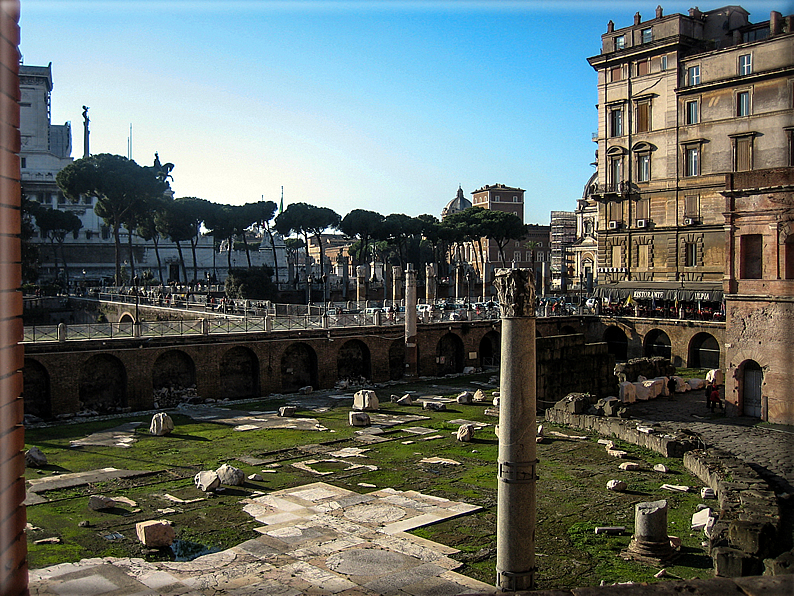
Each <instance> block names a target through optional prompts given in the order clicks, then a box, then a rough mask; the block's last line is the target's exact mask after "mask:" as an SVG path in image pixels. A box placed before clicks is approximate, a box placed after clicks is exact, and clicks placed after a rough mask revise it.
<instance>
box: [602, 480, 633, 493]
mask: <svg viewBox="0 0 794 596" xmlns="http://www.w3.org/2000/svg"><path fill="white" fill-rule="evenodd" d="M627 488H628V485H627V484H626V483H625V482H623V481H622V480H610V481H609V482H607V490H611V491H615V492H622V491H624V490H626V489H627Z"/></svg>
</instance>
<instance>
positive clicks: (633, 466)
mask: <svg viewBox="0 0 794 596" xmlns="http://www.w3.org/2000/svg"><path fill="white" fill-rule="evenodd" d="M618 467H619V468H620V469H621V470H627V471H629V470H630V471H633V470H639V469H640V464H638V463H637V462H633V461H627V462H623V463H622V464H620V465H619V466H618Z"/></svg>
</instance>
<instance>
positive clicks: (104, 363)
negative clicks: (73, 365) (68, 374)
mask: <svg viewBox="0 0 794 596" xmlns="http://www.w3.org/2000/svg"><path fill="white" fill-rule="evenodd" d="M78 397H79V399H80V409H81V410H95V411H97V412H99V413H100V414H103V413H107V412H116V411H118V408H125V407H127V369H126V368H125V367H124V364H123V363H122V362H121V360H119V359H118V358H116V357H115V356H111V355H110V354H96V355H94V356H91V357H90V358H89V359H88V360H86V361H85V362H84V363H83V365H82V366H81V367H80V383H79V389H78Z"/></svg>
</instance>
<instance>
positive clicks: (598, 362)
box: [536, 334, 618, 409]
mask: <svg viewBox="0 0 794 596" xmlns="http://www.w3.org/2000/svg"><path fill="white" fill-rule="evenodd" d="M536 350H537V352H536V363H537V368H536V387H537V400H538V407H539V408H541V409H542V408H544V407H548V406H551V405H552V404H554V403H556V402H557V401H559V400H560V399H562V398H563V397H565V396H566V395H568V394H569V393H575V392H583V393H590V394H592V395H595V396H597V397H606V396H609V395H617V389H618V387H617V378H616V377H615V376H614V374H613V372H612V371H613V369H614V367H615V358H614V357H613V356H612V355H611V354H609V353H608V352H607V345H606V344H605V343H594V344H587V343H585V338H584V335H581V334H577V335H557V336H551V337H538V338H537V339H536Z"/></svg>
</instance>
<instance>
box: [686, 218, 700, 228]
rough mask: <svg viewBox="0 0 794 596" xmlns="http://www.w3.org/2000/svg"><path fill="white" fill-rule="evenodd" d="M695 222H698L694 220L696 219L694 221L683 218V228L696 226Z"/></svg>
mask: <svg viewBox="0 0 794 596" xmlns="http://www.w3.org/2000/svg"><path fill="white" fill-rule="evenodd" d="M697 222H698V220H696V219H694V218H692V217H686V218H684V225H685V226H694V225H695V224H697Z"/></svg>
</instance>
